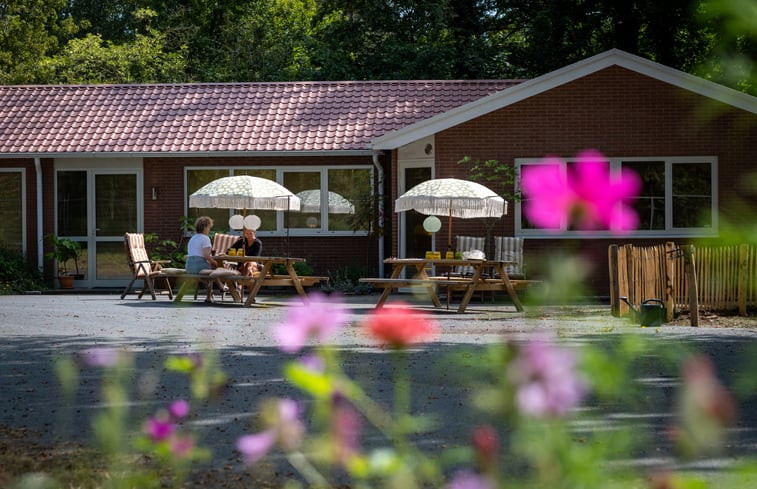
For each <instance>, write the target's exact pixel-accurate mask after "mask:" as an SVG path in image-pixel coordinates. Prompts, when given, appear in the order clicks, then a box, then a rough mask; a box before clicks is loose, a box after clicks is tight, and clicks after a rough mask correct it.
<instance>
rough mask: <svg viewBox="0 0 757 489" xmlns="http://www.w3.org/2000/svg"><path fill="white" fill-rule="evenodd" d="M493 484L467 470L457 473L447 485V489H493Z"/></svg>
mask: <svg viewBox="0 0 757 489" xmlns="http://www.w3.org/2000/svg"><path fill="white" fill-rule="evenodd" d="M494 487H495V486H494V482H492V480H491V479H490V478H488V477H484V476H481V475H478V474H475V473H473V472H471V471H469V470H463V471H460V472H457V473H456V474H455V476H454V477H453V478H452V480H451V481H450V483H449V484H448V485H447V489H494Z"/></svg>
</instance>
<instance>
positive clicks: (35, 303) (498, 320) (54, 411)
mask: <svg viewBox="0 0 757 489" xmlns="http://www.w3.org/2000/svg"><path fill="white" fill-rule="evenodd" d="M396 298H401V299H402V300H405V301H409V302H411V303H413V304H415V305H416V306H417V307H418V309H419V310H421V311H423V312H424V313H426V314H428V315H429V317H431V318H433V320H434V321H435V322H436V323H437V324H438V325H439V327H440V328H441V331H442V333H441V334H440V335H439V336H438V337H437V338H436V339H435V340H434V341H433V342H432V343H429V344H426V345H423V346H421V347H419V348H416V349H414V350H413V351H412V354H411V355H410V367H409V369H410V374H411V376H412V378H413V388H414V391H413V401H414V409H415V410H417V411H419V412H424V413H433V412H438V413H441V414H442V415H446V416H445V417H448V419H454V420H456V422H454V423H445V425H444V426H443V428H442V429H441V430H439V431H438V432H435V433H434V435H433V436H430V437H428V438H426V439H422V440H421V441H420V443H421V444H422V445H426V446H428V447H430V448H433V447H435V446H442V445H448V444H454V443H459V442H461V441H462V440H467V438H468V436H469V435H468V431H467V430H468V429H469V427H470V426H471V425H472V424H474V423H475V421H476V419H475V416H476V415H475V413H474V412H473V411H472V410H470V409H466V408H465V401H466V396H467V394H468V392H466V389H465V387H464V386H461V385H459V384H458V383H456V382H454V381H453V377H454V375H452V374H453V372H450V371H449V370H450V369H446V368H445V366H447V365H448V363H447V362H448V359H449V355H450V354H453V353H459V352H460V351H462V350H464V349H473V350H475V349H479V348H482V347H483V346H485V345H486V344H489V343H492V342H498V341H501V340H502V338H503V336H505V335H506V336H507V337H508V338H512V339H515V340H523V339H526V338H528V337H530V336H532V335H534V334H543V333H548V334H553V335H556V336H557V337H559V338H560V341H562V342H564V343H565V344H567V345H573V346H576V345H582V344H585V343H588V342H595V343H601V342H613V341H615V340H616V339H617V338H618V335H619V334H622V333H633V334H639V335H643V336H647V337H651V338H654V339H655V341H659V342H663V343H664V342H667V343H669V344H671V345H675V344H680V343H682V342H685V343H689V344H691V345H694V346H695V347H697V348H698V349H701V350H703V351H705V352H706V353H708V354H709V355H711V356H712V357H713V358H714V359H715V360H716V362H717V366H718V372H719V373H721V374H722V375H723V376H725V377H727V376H729V375H732V374H734V373H737V372H739V371H740V369H741V367H742V365H741V364H740V363H739V362H741V360H742V359H743V358H744V355H747V354H749V352H751V353H754V352H755V351H756V350H757V329H755V328H733V329H729V328H692V327H688V326H662V327H660V328H644V329H642V328H640V327H639V326H637V325H633V324H630V323H629V322H628V321H627V320H625V319H618V318H613V317H612V316H611V315H610V314H609V306H607V305H589V306H572V307H567V306H566V307H550V308H542V309H535V308H528V309H527V310H526V312H525V313H519V312H516V311H515V308H514V307H513V306H512V305H510V304H509V303H504V304H502V303H495V302H490V301H484V302H479V301H475V300H474V301H473V302H472V303H471V305H470V307H469V308H468V310H467V311H466V313H464V314H457V313H456V312H453V311H452V310H450V311H447V310H445V309H442V310H435V309H434V308H433V307H430V306H425V305H424V304H425V302H424V301H423V300H422V299H420V298H413V297H412V296H408V295H403V296H397V297H395V299H396ZM377 299H378V296H377V295H369V296H355V297H348V298H346V299H345V300H346V303H347V307H348V309H349V313H350V318H351V324H350V326H349V327H347V328H345V329H344V330H343V331H342V332H341V333H340V334H339V335H338V336H337V337H336V338H335V339H334V341H333V344H334V345H336V346H338V347H339V348H340V350H341V351H340V354H341V355H342V357H341V358H342V360H343V362H344V366H345V369H346V370H347V371H348V372H350V373H352V374H354V375H355V376H356V377H357V378H359V379H360V380H361V382H363V383H364V384H365V385H366V386H367V388H368V390H369V392H370V394H371V395H373V396H374V397H376V399H377V400H378V401H379V402H388V399H389V396H390V394H391V392H392V389H391V380H390V379H391V375H390V370H391V366H390V364H389V362H388V358H387V355H386V354H385V351H382V350H380V349H377V348H375V345H374V343H373V341H372V340H370V339H369V338H367V337H366V336H365V335H364V334H363V333H362V331H361V328H360V326H359V324H360V322H361V320H362V319H363V318H364V317H365V315H366V314H368V313H369V312H370V311H372V310H373V305H374V304H375V302H376V300H377ZM288 301H289V297H284V296H276V295H267V296H260V297H259V300H258V302H257V304H256V305H255V306H254V307H252V308H242V307H240V306H239V304H233V303H231V302H226V303H222V304H205V303H202V302H199V301H198V302H191V301H188V302H186V303H184V304H181V305H175V304H173V303H171V302H170V301H169V300H168V299H167V297H165V296H163V297H159V298H158V300H156V301H153V300H150V299H144V298H143V299H141V300H137V299H136V296H134V295H131V296H128V297H127V298H126V299H124V300H120V299H119V297H118V295H113V294H80V295H77V294H65V295H64V294H60V295H22V296H2V297H0V324H1V325H2V326H0V425H6V426H13V427H24V428H30V429H35V430H39V431H40V432H42V433H44V434H45V436H46V437H49V438H50V439H54V438H74V439H85V438H86V437H87V435H88V423H89V415H90V414H91V413H93V412H94V411H95V410H96V409H98V408H99V407H100V400H99V398H98V390H97V379H96V378H94V374H91V375H89V376H86V375H85V376H84V377H83V378H82V381H83V383H82V386H81V387H80V388H79V390H78V391H77V393H76V398H75V400H74V405H73V406H72V407H68V406H66V405H65V404H64V403H63V401H62V400H61V398H60V396H59V394H58V388H57V382H56V378H55V375H54V373H53V370H52V361H53V360H54V358H56V357H57V356H59V355H66V354H72V353H75V352H76V351H79V350H82V349H84V348H88V347H92V346H105V345H108V346H114V345H115V346H126V347H128V348H129V349H130V350H132V351H134V352H135V355H136V368H137V372H136V374H137V375H136V376H137V377H139V375H140V374H141V373H144V372H147V371H150V370H152V371H155V372H157V373H160V370H161V365H162V362H163V360H164V359H165V357H166V355H167V354H168V353H170V352H186V351H193V350H198V349H202V348H205V347H208V346H211V347H213V348H214V349H215V350H217V351H218V352H219V354H220V361H221V363H222V366H223V368H224V370H225V371H226V373H227V374H228V375H229V378H230V382H229V388H228V389H227V391H226V392H225V393H224V396H223V397H222V398H221V399H219V400H218V401H216V402H211V403H208V404H207V405H204V406H203V407H202V408H201V410H200V412H199V413H198V414H197V418H196V424H197V427H198V428H199V429H200V430H201V431H202V432H203V439H204V442H205V443H206V444H208V445H210V447H211V448H212V450H213V460H212V462H211V464H212V465H213V466H216V467H221V466H229V465H231V466H235V467H237V466H238V465H239V462H238V458H237V455H236V453H235V452H234V450H233V443H234V440H236V438H237V437H238V436H240V435H241V434H243V433H245V432H248V431H249V430H250V429H251V427H250V421H251V419H252V413H253V412H254V410H255V408H256V406H257V403H258V402H259V401H260V400H261V399H263V398H265V397H269V396H285V395H288V396H298V397H301V396H300V395H299V394H298V393H297V392H295V391H294V390H293V389H292V388H291V387H290V386H289V385H288V384H286V383H285V381H284V380H283V379H282V375H281V368H282V365H283V364H284V362H286V361H287V360H288V359H289V358H290V357H289V356H288V355H284V354H283V353H281V352H280V351H279V350H278V349H277V348H276V343H275V341H274V340H273V337H272V329H273V328H272V326H273V325H274V324H276V323H278V322H280V321H281V320H282V318H283V317H284V313H285V310H286V306H287V304H288V303H289V302H288ZM297 304H299V303H297ZM297 307H303V306H301V305H298V306H297ZM447 380H449V382H447ZM725 380H726V382H728V381H729V379H727V378H726V379H725ZM644 382H645V389H647V390H648V392H649V395H650V396H652V398H654V399H657V400H659V404H658V405H656V406H655V408H654V412H652V413H646V414H645V415H644V416H643V417H642V416H641V415H640V414H639V413H631V412H630V411H632V410H633V409H632V408H631V407H629V408H628V410H629V412H628V413H626V414H628V417H629V419H633V418H634V416H638V419H640V420H642V419H643V421H640V422H642V423H643V424H644V426H645V427H647V428H649V427H651V428H652V430H653V431H656V432H658V433H662V432H663V431H664V429H665V426H666V423H667V416H668V414H667V413H668V411H669V407H670V402H671V392H672V386H673V385H674V382H673V383H671V379H670V378H669V377H664V378H663V377H660V378H649V379H644ZM185 396H186V384H185V383H182V382H177V381H176V379H175V378H173V379H172V378H171V377H170V376H169V377H168V378H167V379H163V380H161V381H160V388H159V389H157V395H156V396H154V397H153V398H151V399H149V400H148V399H145V400H141V401H140V402H138V403H135V411H140V412H142V413H147V414H150V413H151V412H152V411H154V409H155V408H156V407H157V406H162V405H165V404H166V403H167V402H169V401H170V400H173V399H175V398H177V397H185ZM755 401H756V400H755V399H754V398H751V399H750V400H748V401H747V403H746V404H745V405H743V406H742V409H741V418H740V424H739V425H738V427H737V429H736V430H734V437H733V443H732V444H731V445H730V448H729V455H743V454H753V455H755V454H757V405H756V402H755ZM623 414H624V413H618V412H616V413H613V414H612V415H611V416H616V417H618V416H620V417H622V416H623ZM602 416H605V415H602ZM609 418H610V415H607V416H605V417H604V418H603V419H600V420H597V423H602V422H609V421H608V419H609ZM617 419H619V418H617ZM69 421H70V422H69ZM667 448H669V447H666V444H665V442H664V440H662V439H659V440H657V441H656V442H655V445H654V446H653V447H650V450H649V452H648V453H644V454H639V457H640V459H643V461H642V462H640V463H648V464H654V463H657V462H660V461H661V460H664V459H665V458H666V457H667V456H668V453H667V451H666V450H667ZM709 463H710V464H712V466H714V467H717V466H720V465H721V464H723V463H725V462H724V460H711V461H709Z"/></svg>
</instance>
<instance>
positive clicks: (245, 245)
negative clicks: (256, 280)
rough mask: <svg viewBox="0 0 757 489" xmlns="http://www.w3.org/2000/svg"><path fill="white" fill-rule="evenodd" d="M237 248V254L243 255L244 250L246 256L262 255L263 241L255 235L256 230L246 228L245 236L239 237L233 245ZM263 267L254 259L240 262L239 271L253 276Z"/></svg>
mask: <svg viewBox="0 0 757 489" xmlns="http://www.w3.org/2000/svg"><path fill="white" fill-rule="evenodd" d="M231 247H232V248H234V249H236V250H237V255H238V256H240V255H242V250H244V256H260V254H261V253H262V251H263V243H262V242H261V241H260V240H259V239H258V238H256V237H255V230H254V229H249V228H244V231H243V236H242V237H241V238H239V239H238V240H237V241H236V242H235V243H234V244H233V245H232V246H231ZM262 268H263V267H262V266H261V265H260V264H259V263H258V262H254V261H248V262H244V263H240V264H239V271H240V272H242V275H246V276H248V277H252V276H253V274H254V273H255V272H259V271H261V269H262Z"/></svg>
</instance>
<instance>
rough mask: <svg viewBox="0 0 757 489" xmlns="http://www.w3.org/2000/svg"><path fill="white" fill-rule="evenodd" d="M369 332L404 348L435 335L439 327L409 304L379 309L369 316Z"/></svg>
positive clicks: (367, 326) (391, 344)
mask: <svg viewBox="0 0 757 489" xmlns="http://www.w3.org/2000/svg"><path fill="white" fill-rule="evenodd" d="M366 328H367V331H368V334H370V335H371V336H373V337H374V338H376V339H377V340H379V341H380V342H382V343H384V344H387V345H390V346H392V347H394V348H404V347H406V346H408V345H410V344H412V343H418V342H420V341H423V340H425V339H429V338H431V337H433V336H434V335H435V334H437V332H438V328H437V327H436V325H435V324H434V323H432V322H431V321H428V320H426V319H425V318H424V317H423V316H421V315H420V314H418V313H416V312H415V311H413V310H411V309H410V308H409V306H407V305H405V304H400V306H399V307H391V308H381V309H377V310H376V311H374V312H373V313H371V315H370V316H369V317H368V321H367V323H366Z"/></svg>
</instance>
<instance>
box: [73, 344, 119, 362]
mask: <svg viewBox="0 0 757 489" xmlns="http://www.w3.org/2000/svg"><path fill="white" fill-rule="evenodd" d="M123 356H124V351H123V350H121V349H118V348H109V347H96V348H87V349H86V350H82V351H81V352H79V358H81V361H82V362H84V364H85V365H89V366H90V367H115V366H116V365H118V363H119V362H120V361H121V359H122V358H123Z"/></svg>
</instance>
